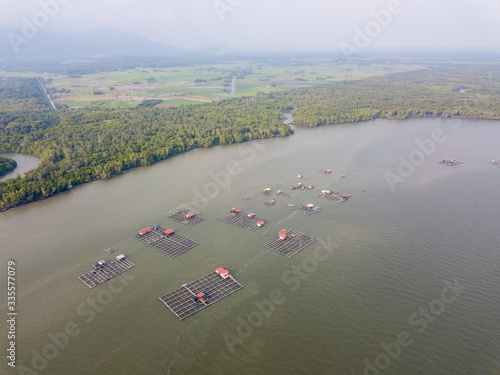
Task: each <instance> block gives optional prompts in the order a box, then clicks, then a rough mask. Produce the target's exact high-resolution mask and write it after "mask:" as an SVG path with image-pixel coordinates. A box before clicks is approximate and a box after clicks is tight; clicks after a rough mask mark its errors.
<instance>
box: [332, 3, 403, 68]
mask: <svg viewBox="0 0 500 375" xmlns="http://www.w3.org/2000/svg"><path fill="white" fill-rule="evenodd" d="M402 11H403V5H402V4H401V2H400V1H399V0H391V1H389V2H388V3H387V9H382V10H381V11H379V12H376V11H374V10H372V11H371V12H370V15H371V17H372V19H371V20H370V21H368V22H367V23H366V24H365V26H364V28H363V30H361V29H360V28H359V27H355V28H354V32H355V35H354V40H353V42H354V45H352V44H349V43H346V42H342V43H340V49H341V50H342V52H343V53H344V56H345V58H346V59H347V58H350V57H351V56H352V55H353V54H354V53H360V52H361V50H362V49H363V48H366V47H368V46H369V45H370V44H371V42H372V40H373V39H374V38H376V37H378V36H379V34H380V33H381V32H382V30H383V29H385V28H386V27H388V26H389V25H390V24H391V22H392V19H393V16H396V15H398V14H400V13H401V12H402Z"/></svg>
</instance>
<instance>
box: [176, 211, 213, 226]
mask: <svg viewBox="0 0 500 375" xmlns="http://www.w3.org/2000/svg"><path fill="white" fill-rule="evenodd" d="M168 218H169V219H172V220H175V221H177V222H178V223H181V224H185V225H190V226H193V225H196V224H199V223H201V222H202V221H203V220H205V219H203V212H199V211H196V210H190V209H187V208H184V209H180V210H177V211H175V212H174V214H173V215H171V216H169V217H168Z"/></svg>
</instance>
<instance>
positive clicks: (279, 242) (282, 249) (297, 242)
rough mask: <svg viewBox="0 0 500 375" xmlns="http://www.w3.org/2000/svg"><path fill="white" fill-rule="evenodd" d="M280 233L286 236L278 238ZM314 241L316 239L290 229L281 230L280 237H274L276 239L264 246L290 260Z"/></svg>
mask: <svg viewBox="0 0 500 375" xmlns="http://www.w3.org/2000/svg"><path fill="white" fill-rule="evenodd" d="M282 233H284V234H285V235H286V238H285V239H281V238H280V236H281V235H282ZM316 241H317V239H316V238H313V237H310V236H308V235H306V234H303V233H300V232H296V231H293V230H290V229H283V230H282V231H280V235H278V236H276V239H274V240H272V241H271V242H269V243H268V244H266V247H267V248H269V249H271V250H273V251H276V252H277V253H280V254H281V255H285V256H287V257H290V258H291V257H293V256H294V255H296V254H298V253H299V252H300V251H302V250H303V249H305V248H306V247H307V246H309V245H311V244H313V243H314V242H316Z"/></svg>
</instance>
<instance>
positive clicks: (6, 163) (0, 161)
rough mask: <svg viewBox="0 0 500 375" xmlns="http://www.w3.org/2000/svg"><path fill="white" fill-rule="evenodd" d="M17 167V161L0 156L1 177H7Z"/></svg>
mask: <svg viewBox="0 0 500 375" xmlns="http://www.w3.org/2000/svg"><path fill="white" fill-rule="evenodd" d="M16 167H17V162H16V161H15V160H12V159H10V158H5V157H2V156H0V177H2V176H4V175H6V174H7V173H9V172H10V171H13V170H14V169H16Z"/></svg>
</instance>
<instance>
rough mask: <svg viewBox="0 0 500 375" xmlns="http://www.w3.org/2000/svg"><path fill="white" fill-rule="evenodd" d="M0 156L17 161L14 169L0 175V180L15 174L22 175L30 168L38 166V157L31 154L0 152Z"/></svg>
mask: <svg viewBox="0 0 500 375" xmlns="http://www.w3.org/2000/svg"><path fill="white" fill-rule="evenodd" d="M0 156H4V157H7V158H11V159H14V160H15V161H16V162H17V167H16V169H14V170H13V171H11V172H9V173H7V174H5V175H3V176H2V177H0V181H5V180H7V179H9V178H13V177H16V176H17V174H21V175H23V174H24V173H26V172H28V171H29V170H30V169H34V168H36V167H38V164H40V159H39V158H37V157H36V156H33V155H24V154H11V153H0Z"/></svg>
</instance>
